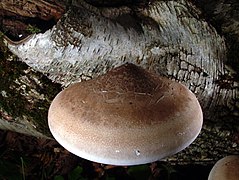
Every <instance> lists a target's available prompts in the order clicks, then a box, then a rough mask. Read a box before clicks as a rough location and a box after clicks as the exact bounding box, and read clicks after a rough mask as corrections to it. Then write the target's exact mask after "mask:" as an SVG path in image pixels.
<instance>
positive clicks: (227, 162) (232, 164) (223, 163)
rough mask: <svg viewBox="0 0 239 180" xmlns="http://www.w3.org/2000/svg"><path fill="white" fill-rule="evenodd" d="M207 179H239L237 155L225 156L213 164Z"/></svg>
mask: <svg viewBox="0 0 239 180" xmlns="http://www.w3.org/2000/svg"><path fill="white" fill-rule="evenodd" d="M208 180H239V156H236V155H230V156H226V157H224V158H222V159H220V160H219V161H217V163H216V164H215V165H214V166H213V168H212V170H211V172H210V174H209V177H208Z"/></svg>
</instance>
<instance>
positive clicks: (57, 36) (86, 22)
mask: <svg viewBox="0 0 239 180" xmlns="http://www.w3.org/2000/svg"><path fill="white" fill-rule="evenodd" d="M72 2H73V4H74V5H75V7H72V8H71V9H70V10H69V11H68V13H67V14H66V15H65V16H63V17H62V18H61V20H60V21H59V22H58V24H57V25H56V26H54V27H53V28H52V29H50V30H49V31H47V32H45V33H44V34H37V35H34V36H32V37H30V38H29V39H28V40H26V41H25V42H21V43H13V42H9V40H7V39H6V38H5V39H4V42H5V43H6V44H7V45H8V47H9V48H10V50H11V51H12V52H14V53H15V54H16V55H17V56H18V57H16V56H14V55H12V54H11V52H9V50H8V49H7V48H6V47H5V46H4V45H3V43H2V46H1V48H2V49H1V52H2V54H1V62H0V70H1V71H0V75H1V84H0V92H1V94H0V98H1V99H0V115H1V116H0V117H1V118H0V127H1V128H5V129H10V130H14V131H18V132H22V133H27V134H30V135H34V136H46V137H51V136H50V133H49V130H48V127H47V109H48V107H49V104H50V102H51V100H52V99H53V97H54V96H55V95H56V93H57V92H59V91H60V90H61V86H63V87H64V86H68V85H69V84H71V83H73V82H75V81H81V80H87V79H90V78H94V77H96V76H98V75H100V74H103V73H105V72H107V71H108V70H109V69H112V68H114V67H116V66H118V65H120V64H123V63H125V62H131V63H135V64H137V65H139V66H142V67H144V68H145V69H149V70H153V71H155V72H156V73H158V74H160V75H164V76H166V77H169V78H171V79H174V80H176V81H180V82H182V83H184V84H185V85H186V86H188V87H189V89H191V90H192V91H193V92H194V93H195V94H196V96H197V97H198V99H199V101H200V103H201V105H202V108H203V111H204V125H203V129H202V132H201V134H200V135H199V137H198V138H197V139H196V141H195V142H194V143H193V144H192V145H190V147H189V148H187V149H185V150H184V151H183V152H181V153H178V154H177V155H175V156H172V157H170V158H169V159H168V160H170V161H171V162H175V163H184V164H187V163H192V162H194V163H202V164H206V163H214V162H215V160H217V159H219V158H221V157H223V156H225V155H228V154H237V153H238V152H239V120H238V119H239V86H238V69H237V67H238V61H237V60H233V61H232V60H231V59H230V58H231V57H233V56H234V55H235V54H236V53H238V51H237V50H238V49H237V47H239V45H238V41H237V40H232V39H233V38H232V37H234V36H236V37H237V29H235V31H233V28H232V29H230V31H225V32H224V31H222V33H220V32H218V28H216V29H215V28H214V27H212V25H211V24H209V23H208V22H207V21H205V19H204V18H205V17H206V16H207V15H208V10H205V13H204V14H203V13H201V12H200V10H199V9H198V8H197V7H196V6H195V5H194V4H192V3H191V2H189V1H184V0H181V1H152V2H150V3H149V4H147V3H146V4H145V2H144V3H139V4H137V6H133V7H132V4H131V3H132V2H131V1H127V3H129V4H130V5H128V6H121V5H120V7H107V8H105V7H100V8H96V7H92V6H91V5H88V4H85V3H84V2H81V1H80V3H79V2H78V1H72ZM92 2H93V1H92ZM193 2H194V1H193ZM195 2H196V1H195ZM231 3H234V2H231ZM93 4H94V3H93ZM195 4H197V3H195ZM222 4H223V3H222ZM235 4H236V5H238V3H235ZM197 5H198V4H197ZM200 7H201V8H202V9H205V6H203V5H201V4H200ZM210 7H213V6H208V8H209V9H210ZM237 12H238V10H237ZM226 17H227V16H226ZM208 18H211V19H213V22H212V24H215V23H216V20H217V19H214V16H213V13H212V14H210V15H209V16H208ZM220 18H223V17H221V16H220ZM220 18H218V19H220ZM233 18H235V20H234V21H238V18H236V17H233ZM234 21H233V22H234ZM209 22H210V21H209ZM235 28H236V26H235ZM232 32H234V33H232ZM231 34H232V36H231ZM224 36H225V37H226V38H224ZM235 41H236V44H234V43H235ZM43 42H44V43H45V44H44V43H43ZM228 52H229V53H228ZM19 58H20V59H19ZM24 62H26V63H27V64H25V63H24ZM52 81H54V82H58V83H59V84H57V83H53V82H52Z"/></svg>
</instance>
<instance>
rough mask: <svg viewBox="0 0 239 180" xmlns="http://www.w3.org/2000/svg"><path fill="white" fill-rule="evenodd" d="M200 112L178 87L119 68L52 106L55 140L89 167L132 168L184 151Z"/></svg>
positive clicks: (196, 130)
mask: <svg viewBox="0 0 239 180" xmlns="http://www.w3.org/2000/svg"><path fill="white" fill-rule="evenodd" d="M202 119H203V116H202V110H201V107H200V105H199V103H198V101H197V98H196V97H195V95H194V94H193V93H192V92H191V91H190V90H188V89H187V88H186V87H185V86H184V85H182V84H180V83H177V82H174V81H172V80H169V79H167V78H164V77H160V76H158V75H156V74H153V73H150V72H148V71H146V70H144V69H142V68H140V67H137V66H136V65H133V64H125V65H122V66H120V67H118V68H115V69H113V70H111V71H109V72H108V73H107V74H105V75H102V76H99V77H97V78H95V79H92V80H88V81H84V82H80V83H76V84H74V85H72V86H70V87H68V88H66V89H65V90H63V91H62V92H60V93H59V94H58V95H57V96H56V97H55V99H54V100H53V102H52V104H51V106H50V109H49V114H48V122H49V127H50V130H51V132H52V134H53V136H54V137H55V139H56V140H57V141H58V142H59V143H60V144H61V145H62V146H63V147H65V148H66V149H67V150H69V151H70V152H72V153H74V154H76V155H78V156H80V157H82V158H85V159H88V160H91V161H95V162H100V163H104V164H113V165H136V164H144V163H149V162H153V161H157V160H159V159H161V158H164V157H166V156H168V155H172V154H175V153H177V152H178V151H181V150H182V149H184V148H186V147H187V146H188V145H189V144H190V143H192V141H193V140H194V139H195V138H196V137H197V135H198V134H199V132H200V130H201V127H202Z"/></svg>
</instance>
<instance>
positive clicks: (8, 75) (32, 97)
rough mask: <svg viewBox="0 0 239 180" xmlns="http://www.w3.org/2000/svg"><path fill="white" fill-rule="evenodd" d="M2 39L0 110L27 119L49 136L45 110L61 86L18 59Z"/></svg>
mask: <svg viewBox="0 0 239 180" xmlns="http://www.w3.org/2000/svg"><path fill="white" fill-rule="evenodd" d="M2 40H3V38H1V39H0V79H1V83H0V110H2V111H4V112H6V113H7V115H8V117H11V118H10V119H11V120H12V121H16V119H21V120H22V119H26V120H27V121H28V122H29V123H31V124H32V125H33V126H34V127H35V126H36V130H37V131H39V132H41V133H43V134H45V135H47V136H49V130H48V126H47V112H48V108H49V105H50V102H51V100H52V99H53V98H54V96H55V95H56V94H57V93H58V92H59V91H60V90H61V87H60V85H59V84H56V83H53V82H51V81H50V80H49V79H48V78H47V77H45V76H44V75H43V74H41V73H39V72H36V71H34V70H32V69H30V68H29V67H28V66H27V65H26V64H25V63H23V62H21V61H19V60H18V58H17V57H16V56H14V55H13V54H11V52H10V51H9V50H8V48H7V47H6V46H4V43H3V41H2ZM3 92H4V93H3ZM0 116H1V113H0ZM3 119H4V117H3ZM16 123H20V124H24V122H16Z"/></svg>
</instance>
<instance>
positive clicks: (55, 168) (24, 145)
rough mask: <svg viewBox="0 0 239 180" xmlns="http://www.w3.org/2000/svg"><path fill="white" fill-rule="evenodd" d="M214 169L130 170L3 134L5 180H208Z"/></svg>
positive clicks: (155, 166) (0, 156) (0, 161)
mask: <svg viewBox="0 0 239 180" xmlns="http://www.w3.org/2000/svg"><path fill="white" fill-rule="evenodd" d="M96 148H97V147H96ZM211 168H212V166H211V165H210V166H208V165H207V166H203V165H193V164H192V165H185V166H182V165H175V164H174V165H172V164H170V162H167V161H161V162H155V163H151V164H146V165H139V166H130V167H115V166H110V165H102V164H99V163H94V162H90V161H88V160H85V159H82V158H79V157H77V156H75V155H73V154H71V153H70V152H68V151H67V150H65V149H64V148H63V147H62V146H61V145H59V144H58V143H57V142H56V141H54V140H50V139H42V138H36V137H30V136H26V135H23V134H18V133H15V132H10V131H3V130H1V131H0V179H3V180H5V179H6V180H8V179H9V180H15V179H23V180H25V179H26V180H27V179H31V180H35V179H36V180H41V179H42V180H44V179H54V180H67V179H68V180H78V179H106V180H114V179H125V180H127V179H130V180H131V179H132V180H133V179H136V180H138V179H150V180H155V179H159V180H189V179H190V180H192V179H193V180H206V179H207V177H208V174H209V171H210V169H211Z"/></svg>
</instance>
